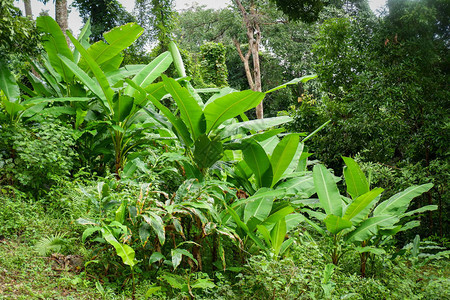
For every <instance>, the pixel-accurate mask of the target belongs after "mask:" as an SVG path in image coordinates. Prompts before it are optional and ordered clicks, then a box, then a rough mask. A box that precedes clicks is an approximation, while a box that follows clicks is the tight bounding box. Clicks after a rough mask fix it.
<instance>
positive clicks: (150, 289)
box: [144, 285, 162, 299]
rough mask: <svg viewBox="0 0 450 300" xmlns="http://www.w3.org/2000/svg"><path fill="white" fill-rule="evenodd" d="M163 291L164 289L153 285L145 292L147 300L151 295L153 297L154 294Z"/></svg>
mask: <svg viewBox="0 0 450 300" xmlns="http://www.w3.org/2000/svg"><path fill="white" fill-rule="evenodd" d="M161 289H162V287H160V286H156V285H152V286H151V287H150V288H149V289H148V290H147V292H145V296H144V297H145V299H148V298H149V297H150V296H151V295H153V294H154V293H156V292H158V291H160V290H161Z"/></svg>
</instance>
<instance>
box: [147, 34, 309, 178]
mask: <svg viewBox="0 0 450 300" xmlns="http://www.w3.org/2000/svg"><path fill="white" fill-rule="evenodd" d="M169 48H170V50H171V54H172V57H173V60H174V64H175V66H176V69H177V71H178V73H179V75H180V76H181V77H182V78H183V77H185V76H186V73H185V71H184V65H183V62H182V60H181V56H180V55H179V52H178V49H177V47H176V45H175V44H174V43H173V42H172V43H171V44H170V47H169ZM314 77H315V76H305V77H302V78H299V79H297V80H294V81H292V82H289V83H287V84H294V83H298V82H306V81H308V80H310V79H312V78H314ZM162 78H163V80H162V83H158V84H159V85H155V86H154V87H153V88H150V89H147V92H149V91H156V90H158V92H157V93H164V92H166V93H168V94H170V96H171V97H172V99H173V100H174V102H175V103H176V105H177V111H176V112H172V111H171V110H169V108H167V107H165V106H164V105H163V104H162V103H161V102H160V101H159V100H158V99H156V97H153V95H151V94H149V95H148V97H149V98H150V101H151V102H152V103H153V105H154V106H155V107H156V108H157V109H158V110H159V111H160V114H162V115H163V118H161V117H162V116H161V115H160V114H157V113H156V112H155V111H151V110H147V112H148V113H149V114H150V115H152V116H153V117H154V118H155V119H157V120H158V121H159V122H160V123H161V125H162V126H165V127H166V128H169V129H170V130H171V131H173V133H174V134H175V135H176V136H177V138H178V139H179V141H180V142H181V144H182V145H183V146H184V147H185V149H186V154H187V156H188V157H190V158H191V161H192V165H193V167H194V170H193V172H191V173H192V174H193V176H195V177H197V178H199V179H201V178H202V177H203V175H205V174H206V172H207V170H208V169H209V168H210V167H211V166H212V165H213V164H214V163H216V162H217V161H218V160H220V159H221V158H222V157H223V156H224V155H225V150H226V149H225V148H224V144H225V143H226V142H229V141H230V140H231V138H232V137H236V136H238V135H240V136H241V137H242V136H243V134H245V135H246V134H247V133H256V132H255V131H256V130H265V129H268V128H270V127H273V126H276V125H281V124H284V123H286V122H289V121H291V118H289V117H279V118H270V119H265V120H258V121H249V120H248V119H247V118H246V117H245V114H244V113H245V112H246V111H248V110H249V109H252V108H254V107H256V106H257V105H258V104H259V103H260V102H261V101H262V100H263V98H264V96H265V93H261V92H254V91H251V90H247V91H241V92H238V91H235V90H233V89H230V88H224V89H220V90H218V92H217V93H216V94H214V95H213V96H212V97H211V98H210V99H208V100H207V101H206V103H203V101H202V99H201V98H200V97H199V95H198V93H197V92H196V90H195V89H194V88H193V87H192V86H191V85H190V83H189V82H187V81H185V80H181V81H176V80H174V79H171V78H168V77H165V76H162ZM287 84H285V85H282V86H280V87H277V88H274V89H272V90H271V91H269V92H272V91H275V90H277V89H280V88H283V87H285V86H286V85H287ZM236 117H241V118H242V119H243V121H242V122H239V121H237V119H236ZM261 136H263V135H261ZM191 169H192V168H191ZM196 171H197V172H196Z"/></svg>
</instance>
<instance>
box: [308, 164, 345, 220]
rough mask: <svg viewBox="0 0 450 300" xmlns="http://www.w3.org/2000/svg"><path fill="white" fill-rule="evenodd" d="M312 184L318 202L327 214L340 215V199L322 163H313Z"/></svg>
mask: <svg viewBox="0 0 450 300" xmlns="http://www.w3.org/2000/svg"><path fill="white" fill-rule="evenodd" d="M313 178H314V186H315V187H316V192H317V195H318V196H319V201H320V204H321V205H322V208H323V209H324V210H325V212H326V214H327V215H335V216H338V217H341V216H342V200H341V195H340V194H339V190H338V188H337V186H336V183H335V182H334V179H333V176H332V175H331V173H330V171H328V170H327V169H326V168H325V166H323V165H315V166H314V169H313Z"/></svg>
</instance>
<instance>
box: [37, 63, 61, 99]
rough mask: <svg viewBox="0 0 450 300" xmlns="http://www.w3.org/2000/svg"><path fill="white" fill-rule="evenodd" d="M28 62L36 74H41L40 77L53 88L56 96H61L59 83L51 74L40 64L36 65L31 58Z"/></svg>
mask: <svg viewBox="0 0 450 300" xmlns="http://www.w3.org/2000/svg"><path fill="white" fill-rule="evenodd" d="M30 63H31V65H32V66H33V68H34V70H35V71H36V72H38V74H39V75H40V76H41V78H42V79H43V80H45V82H46V83H47V84H48V85H49V86H50V87H51V88H52V89H53V90H54V92H55V93H56V94H57V96H58V97H62V96H63V95H62V92H61V88H60V85H59V84H58V82H57V79H56V78H55V77H54V76H53V75H52V74H50V73H49V72H48V71H47V70H44V69H43V68H42V67H41V66H40V65H38V64H37V63H36V62H34V61H33V60H30ZM50 67H51V66H50ZM52 69H53V68H52Z"/></svg>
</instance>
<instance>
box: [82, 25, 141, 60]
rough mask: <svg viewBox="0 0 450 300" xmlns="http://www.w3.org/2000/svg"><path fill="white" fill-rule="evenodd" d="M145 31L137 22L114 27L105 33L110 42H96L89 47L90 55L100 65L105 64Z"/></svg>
mask: <svg viewBox="0 0 450 300" xmlns="http://www.w3.org/2000/svg"><path fill="white" fill-rule="evenodd" d="M143 32H144V29H143V28H142V27H141V26H139V25H138V24H136V23H128V24H125V25H122V26H118V27H114V28H113V29H111V30H110V31H108V32H106V33H104V34H103V37H104V38H105V40H106V41H107V42H108V44H106V43H105V42H103V41H99V42H97V43H95V44H94V45H92V46H91V47H89V49H88V52H89V55H90V56H91V57H92V59H93V60H94V61H95V62H96V63H97V64H98V65H101V64H104V63H105V62H107V61H109V60H111V59H113V58H114V57H116V56H117V55H118V54H120V53H121V52H122V50H124V49H126V48H128V47H129V46H131V44H133V43H134V42H135V41H136V40H137V38H138V37H139V36H140V35H141V34H142V33H143ZM83 57H84V56H83ZM87 63H88V64H89V62H87Z"/></svg>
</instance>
